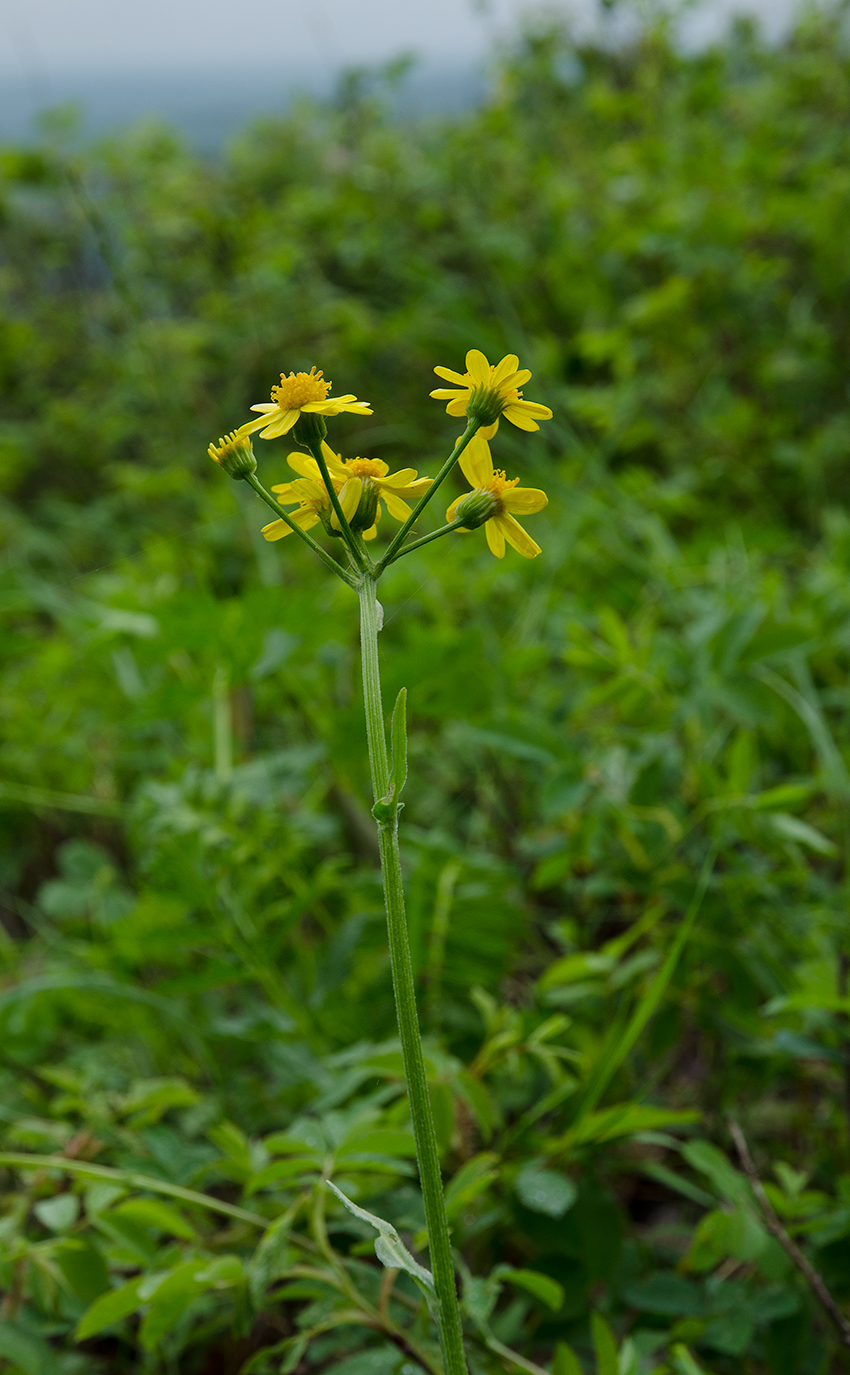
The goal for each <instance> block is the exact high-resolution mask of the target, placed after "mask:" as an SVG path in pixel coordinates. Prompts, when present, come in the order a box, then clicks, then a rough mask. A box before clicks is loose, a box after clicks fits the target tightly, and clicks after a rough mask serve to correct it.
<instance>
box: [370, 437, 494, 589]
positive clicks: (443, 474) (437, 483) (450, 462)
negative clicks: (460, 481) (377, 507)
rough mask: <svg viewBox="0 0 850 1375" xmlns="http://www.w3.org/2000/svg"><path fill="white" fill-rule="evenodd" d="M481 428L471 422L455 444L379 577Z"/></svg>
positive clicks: (387, 555)
mask: <svg viewBox="0 0 850 1375" xmlns="http://www.w3.org/2000/svg"><path fill="white" fill-rule="evenodd" d="M480 428H481V421H480V420H470V422H469V424H468V425H467V427H466V429H465V430H464V432H463V434H462V435H461V437H460V439H459V440H458V442H457V444H455V446H454V448H453V449H452V451H451V453H450V454H449V456H448V458H447V459H446V461H445V463H444V464H443V466H442V468H441V469H440V471H439V472H438V474H437V476H436V477H435V478H434V481H433V482H432V483H431V486H430V487H429V488H428V490H427V492H426V493H425V495H424V496H421V497H420V498H419V500H418V501H417V503H416V505H415V506H414V508H413V510H412V511H411V513H410V515H409V516H408V517H407V520H406V521H405V522H404V525H403V526H402V527H401V529H400V530H399V531H398V532H397V533H396V534H395V535H394V536H393V538H392V539H391V540H390V543H389V548H388V549H387V552H386V553H385V554H384V557H383V558H382V559H381V561H380V563H379V564H378V574H379V575H380V574H381V573H382V572H383V570H384V569H385V568H386V567H387V564H390V563H392V562H393V559H394V558H395V556H396V551H397V549H398V548H399V545H400V544H401V542H402V540H403V539H404V537H405V535H406V534H407V532H408V531H409V530H411V529H412V528H413V526H414V525H415V524H416V522H417V520H418V519H419V517H420V516H421V514H422V512H423V511H424V510H425V507H426V506H427V505H428V502H429V501H431V499H432V498H433V497H434V496H435V494H436V492H437V488H438V487H441V486H442V484H443V483H444V482H445V480H446V478H447V477H448V475H449V473H450V472H451V470H452V468H453V467H454V466H455V464H456V463H457V461H458V459H459V458H460V456H461V454H462V453H463V451H464V449H465V448H466V446H467V444H468V443H469V441H470V439H471V438H472V436H473V435H474V434H475V432H476V430H480ZM405 552H406V551H405Z"/></svg>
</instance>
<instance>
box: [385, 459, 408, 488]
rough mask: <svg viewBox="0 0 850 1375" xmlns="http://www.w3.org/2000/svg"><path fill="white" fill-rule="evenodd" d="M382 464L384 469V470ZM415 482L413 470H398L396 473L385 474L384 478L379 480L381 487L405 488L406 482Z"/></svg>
mask: <svg viewBox="0 0 850 1375" xmlns="http://www.w3.org/2000/svg"><path fill="white" fill-rule="evenodd" d="M386 466H387V465H386V464H384V469H386ZM415 481H416V469H415V468H399V470H398V472H397V473H387V475H386V477H382V478H381V486H382V487H406V486H407V484H408V482H415Z"/></svg>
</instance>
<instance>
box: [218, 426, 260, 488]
mask: <svg viewBox="0 0 850 1375" xmlns="http://www.w3.org/2000/svg"><path fill="white" fill-rule="evenodd" d="M207 453H208V454H209V456H210V458H211V459H212V460H213V462H214V463H217V464H218V466H219V468H223V469H224V471H225V472H226V473H227V475H228V477H232V478H234V479H235V480H236V481H238V480H239V479H240V478H246V477H250V476H251V474H252V473H255V472H256V471H257V460H256V459H255V457H254V449H253V447H252V444H251V440H250V438H249V436H248V435H246V434H243V433H242V432H241V430H234V431H233V432H232V433H231V434H228V435H225V436H224V438H223V439H220V440H219V441H218V444H211V445H210V446H209V448H208V449H207Z"/></svg>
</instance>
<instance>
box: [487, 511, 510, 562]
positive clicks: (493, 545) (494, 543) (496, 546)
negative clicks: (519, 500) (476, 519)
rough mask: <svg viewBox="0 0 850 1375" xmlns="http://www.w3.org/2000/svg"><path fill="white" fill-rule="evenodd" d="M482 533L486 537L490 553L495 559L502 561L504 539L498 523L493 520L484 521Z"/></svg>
mask: <svg viewBox="0 0 850 1375" xmlns="http://www.w3.org/2000/svg"><path fill="white" fill-rule="evenodd" d="M484 533H485V535H486V536H487V543H488V544H489V546H490V550H491V552H492V553H493V554H495V555H496V558H497V559H503V558H504V557H505V537H504V535H503V534H502V531H501V529H500V528H499V525H498V523H497V522H496V521H495V520H486V521H485V522H484Z"/></svg>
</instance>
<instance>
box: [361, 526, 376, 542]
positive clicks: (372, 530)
mask: <svg viewBox="0 0 850 1375" xmlns="http://www.w3.org/2000/svg"><path fill="white" fill-rule="evenodd" d="M377 533H378V527H377V525H370V526H369V529H368V530H364V531H363V538H364V539H374V538H375V536H376V535H377Z"/></svg>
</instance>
